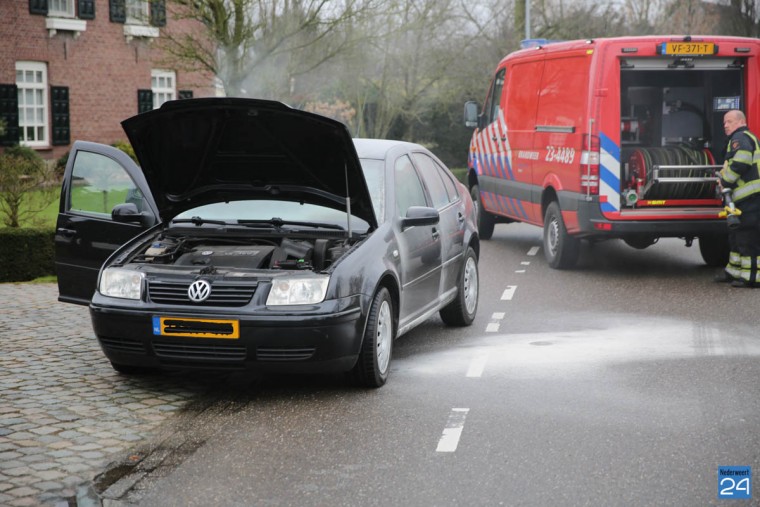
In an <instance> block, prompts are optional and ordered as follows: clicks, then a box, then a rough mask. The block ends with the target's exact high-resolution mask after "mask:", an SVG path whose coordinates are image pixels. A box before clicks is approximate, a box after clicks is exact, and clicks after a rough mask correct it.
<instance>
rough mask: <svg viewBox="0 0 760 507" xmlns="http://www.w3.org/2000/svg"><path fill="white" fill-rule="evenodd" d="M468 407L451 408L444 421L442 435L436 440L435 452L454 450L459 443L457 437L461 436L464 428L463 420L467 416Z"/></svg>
mask: <svg viewBox="0 0 760 507" xmlns="http://www.w3.org/2000/svg"><path fill="white" fill-rule="evenodd" d="M469 411H470V409H469V408H452V409H451V413H450V414H449V420H448V421H447V422H446V428H444V430H443V435H441V439H440V440H439V441H438V448H437V449H436V452H454V451H456V450H457V446H458V445H459V438H460V437H461V436H462V430H463V429H464V420H465V418H466V417H467V413H468V412H469Z"/></svg>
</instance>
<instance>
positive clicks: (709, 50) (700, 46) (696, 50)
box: [660, 42, 715, 55]
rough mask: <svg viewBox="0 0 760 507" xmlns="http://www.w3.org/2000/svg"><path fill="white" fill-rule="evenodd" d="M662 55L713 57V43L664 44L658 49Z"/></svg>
mask: <svg viewBox="0 0 760 507" xmlns="http://www.w3.org/2000/svg"><path fill="white" fill-rule="evenodd" d="M660 53H661V54H663V55H714V54H715V43H713V42H664V43H663V44H662V46H661V47H660Z"/></svg>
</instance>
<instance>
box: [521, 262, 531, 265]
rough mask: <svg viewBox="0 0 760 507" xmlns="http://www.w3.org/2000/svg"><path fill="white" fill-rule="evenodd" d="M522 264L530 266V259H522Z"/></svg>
mask: <svg viewBox="0 0 760 507" xmlns="http://www.w3.org/2000/svg"><path fill="white" fill-rule="evenodd" d="M520 264H521V265H523V266H530V261H522V262H521V263H520Z"/></svg>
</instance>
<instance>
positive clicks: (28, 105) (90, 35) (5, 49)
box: [0, 0, 215, 159]
mask: <svg viewBox="0 0 760 507" xmlns="http://www.w3.org/2000/svg"><path fill="white" fill-rule="evenodd" d="M193 23H194V21H192V20H180V19H174V17H173V16H171V15H167V12H166V1H165V0H1V1H0V118H2V119H4V120H5V122H6V129H5V135H4V136H3V137H0V146H10V145H13V144H17V143H20V144H22V145H26V146H29V147H32V148H34V149H35V150H37V151H38V152H39V153H40V155H42V156H43V158H46V159H56V158H58V157H60V156H61V155H63V154H65V153H66V152H67V151H68V150H69V148H70V145H71V143H72V142H73V141H74V140H78V139H81V140H86V141H95V142H100V143H105V144H111V143H114V142H116V141H122V140H126V136H125V134H124V132H123V130H122V129H121V125H120V122H121V121H122V120H124V119H125V118H128V117H130V116H133V115H135V114H137V113H139V112H143V111H148V110H151V109H153V108H156V107H158V106H160V105H161V104H162V103H163V102H165V101H166V100H171V99H177V98H187V97H208V96H213V95H215V87H214V80H213V76H211V75H209V74H206V73H201V72H189V71H185V70H182V69H178V68H172V66H171V64H167V63H166V59H165V58H164V54H163V53H162V52H161V50H160V48H159V46H160V43H159V38H160V36H161V33H162V32H163V31H166V30H170V29H177V30H181V31H188V30H193V29H197V27H196V25H193ZM0 149H2V148H0Z"/></svg>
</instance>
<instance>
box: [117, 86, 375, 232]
mask: <svg viewBox="0 0 760 507" xmlns="http://www.w3.org/2000/svg"><path fill="white" fill-rule="evenodd" d="M122 127H123V128H124V131H125V132H126V134H127V137H128V138H129V141H130V143H131V144H132V147H133V148H134V150H135V154H136V155H137V159H138V160H139V162H140V166H141V168H142V171H143V173H144V174H145V178H146V180H147V182H148V186H149V187H150V191H151V193H152V195H153V198H154V199H155V201H156V204H157V205H158V208H159V212H160V215H161V220H162V221H168V220H170V219H171V218H173V217H174V216H176V215H177V214H179V213H181V212H183V211H186V210H188V209H190V208H194V207H196V206H200V205H203V204H209V203H213V202H220V201H230V200H238V199H283V200H290V201H298V202H308V203H311V204H317V205H320V206H327V207H330V208H334V209H337V210H342V211H346V212H348V211H349V206H350V212H351V214H352V215H354V216H357V217H359V218H361V219H363V220H365V221H366V222H368V223H369V224H370V226H371V227H372V228H376V227H377V221H376V219H375V214H374V211H373V208H372V199H371V197H370V194H369V190H368V188H367V183H366V180H365V179H364V174H363V172H362V169H361V165H360V163H359V157H358V156H357V155H356V150H355V148H354V144H353V142H352V140H351V135H350V134H349V132H348V129H347V128H346V126H345V125H343V124H342V123H340V122H338V121H335V120H332V119H330V118H327V117H324V116H320V115H316V114H312V113H307V112H305V111H299V110H297V109H293V108H290V107H288V106H286V105H285V104H282V103H280V102H272V101H267V100H257V99H242V98H206V99H184V100H174V101H170V102H166V103H164V104H163V105H162V106H161V107H160V108H159V109H155V110H153V111H149V112H146V113H142V114H139V115H137V116H133V117H132V118H128V119H126V120H124V121H123V122H122ZM347 197H350V200H349V199H347ZM349 202H350V204H349ZM268 218H269V217H268Z"/></svg>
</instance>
